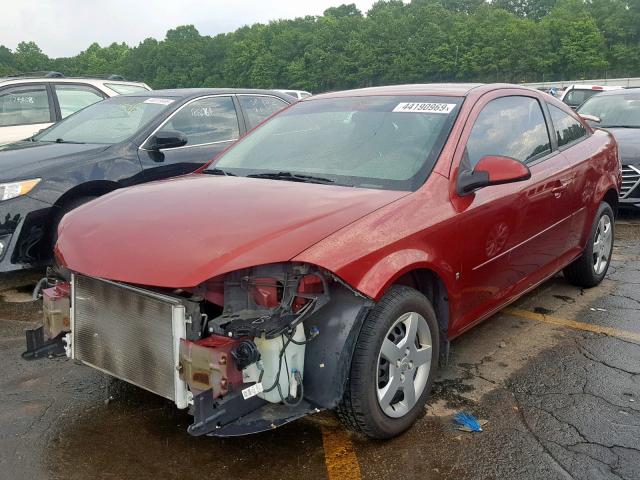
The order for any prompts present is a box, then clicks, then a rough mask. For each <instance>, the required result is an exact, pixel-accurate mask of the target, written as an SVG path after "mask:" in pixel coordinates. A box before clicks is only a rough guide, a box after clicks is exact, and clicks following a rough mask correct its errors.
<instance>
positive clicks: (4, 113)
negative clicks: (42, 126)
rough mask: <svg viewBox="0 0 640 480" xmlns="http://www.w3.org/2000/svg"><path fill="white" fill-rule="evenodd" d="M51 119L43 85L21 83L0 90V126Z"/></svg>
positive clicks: (48, 120) (46, 121)
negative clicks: (17, 85) (20, 84)
mask: <svg viewBox="0 0 640 480" xmlns="http://www.w3.org/2000/svg"><path fill="white" fill-rule="evenodd" d="M52 121H53V120H52V119H51V112H50V110H49V96H48V94H47V87H45V86H44V85H23V86H19V87H9V88H5V89H3V90H1V91H0V127H7V126H10V125H29V124H36V123H49V122H52Z"/></svg>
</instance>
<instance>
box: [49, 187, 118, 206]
mask: <svg viewBox="0 0 640 480" xmlns="http://www.w3.org/2000/svg"><path fill="white" fill-rule="evenodd" d="M118 188H120V185H119V184H118V183H117V182H111V181H109V180H92V181H90V182H84V183H81V184H80V185H76V186H75V187H73V188H71V189H70V190H67V191H66V192H65V193H63V194H62V195H61V196H60V197H59V198H58V199H57V200H56V201H55V203H54V206H56V207H58V209H62V208H64V206H65V205H67V204H68V203H69V202H70V201H71V200H75V199H76V198H78V197H86V196H96V197H99V196H102V195H105V194H107V193H109V192H112V191H114V190H116V189H118Z"/></svg>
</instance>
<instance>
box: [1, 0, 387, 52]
mask: <svg viewBox="0 0 640 480" xmlns="http://www.w3.org/2000/svg"><path fill="white" fill-rule="evenodd" d="M4 2H9V0H4ZM342 3H355V4H356V5H357V7H358V8H359V9H360V10H362V12H363V13H364V12H366V11H367V10H368V9H369V8H370V7H371V5H372V4H373V3H374V0H342V1H341V0H297V1H296V0H263V1H261V0H138V1H136V0H128V1H127V0H101V1H98V0H17V1H14V2H12V3H11V4H7V5H5V6H4V8H2V15H0V45H4V46H6V47H8V48H10V49H11V50H14V49H15V48H16V46H17V45H18V43H19V42H21V41H34V42H36V43H37V44H38V46H39V47H40V48H41V49H42V51H43V52H44V53H45V54H47V55H48V56H49V57H52V58H56V57H67V56H72V55H75V54H77V53H80V52H81V51H82V50H85V49H86V48H87V47H88V46H89V45H91V43H93V42H98V43H99V44H100V45H102V46H107V45H110V44H111V43H113V42H118V43H120V42H125V43H127V44H129V45H130V46H134V45H137V44H138V43H140V42H141V41H142V40H144V39H145V38H147V37H154V38H157V39H162V38H164V36H165V33H166V32H167V30H169V29H171V28H174V27H177V26H179V25H188V24H193V25H195V26H196V28H197V29H198V30H199V31H200V34H202V35H215V34H218V33H226V32H232V31H233V30H235V29H237V28H239V27H241V26H243V25H250V24H253V23H257V22H260V23H266V22H268V21H269V20H277V19H283V18H295V17H301V16H305V15H321V14H322V12H323V11H324V10H325V9H327V8H329V7H334V6H338V5H340V4H342Z"/></svg>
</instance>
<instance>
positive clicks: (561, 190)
mask: <svg viewBox="0 0 640 480" xmlns="http://www.w3.org/2000/svg"><path fill="white" fill-rule="evenodd" d="M568 185H569V184H568V183H562V182H560V185H558V186H557V187H553V188H552V189H551V193H553V196H554V197H556V198H560V197H561V196H562V194H563V193H564V192H565V191H566V190H567V186H568Z"/></svg>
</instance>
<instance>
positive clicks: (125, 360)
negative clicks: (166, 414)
mask: <svg viewBox="0 0 640 480" xmlns="http://www.w3.org/2000/svg"><path fill="white" fill-rule="evenodd" d="M72 296H73V305H72V316H71V334H72V342H71V356H72V358H75V359H78V360H80V361H81V362H83V363H85V364H87V365H89V366H91V367H94V368H96V369H98V370H101V371H103V372H106V373H108V374H109V375H112V376H114V377H117V378H119V379H121V380H124V381H126V382H129V383H132V384H134V385H137V386H139V387H141V388H144V389H146V390H149V391H151V392H154V393H156V394H158V395H161V396H163V397H165V398H168V399H171V400H173V401H174V402H175V403H176V404H177V405H178V407H179V408H186V407H187V391H186V386H185V385H184V383H183V382H182V381H181V380H180V378H179V376H178V373H177V366H178V348H179V341H180V338H181V337H182V338H184V336H185V308H184V306H183V305H181V304H180V302H179V301H178V300H176V299H174V298H171V297H168V296H164V295H160V294H157V293H155V292H150V291H146V290H142V289H139V288H135V287H130V286H128V285H122V284H119V283H115V282H110V281H106V280H100V279H96V278H91V277H85V276H83V275H74V277H73V280H72Z"/></svg>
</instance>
